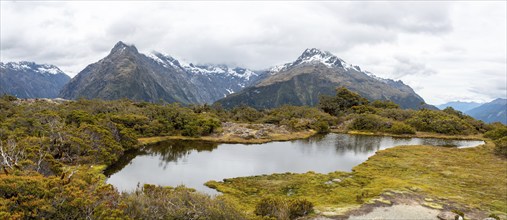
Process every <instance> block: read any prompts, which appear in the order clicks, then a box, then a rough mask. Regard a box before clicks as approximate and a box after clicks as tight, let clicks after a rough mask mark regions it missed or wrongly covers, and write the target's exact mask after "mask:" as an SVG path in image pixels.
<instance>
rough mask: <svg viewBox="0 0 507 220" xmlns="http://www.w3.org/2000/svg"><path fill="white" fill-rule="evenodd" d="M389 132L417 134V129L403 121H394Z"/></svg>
mask: <svg viewBox="0 0 507 220" xmlns="http://www.w3.org/2000/svg"><path fill="white" fill-rule="evenodd" d="M387 132H389V133H392V134H415V129H414V128H413V127H412V126H410V125H407V124H405V123H403V122H397V121H395V122H393V123H392V125H391V127H390V128H389V129H387Z"/></svg>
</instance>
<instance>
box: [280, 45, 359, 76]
mask: <svg viewBox="0 0 507 220" xmlns="http://www.w3.org/2000/svg"><path fill="white" fill-rule="evenodd" d="M318 63H320V64H324V65H325V66H327V67H328V68H344V69H347V70H349V69H353V70H355V71H359V72H360V71H361V69H360V68H359V67H358V66H353V65H351V64H348V63H346V62H345V61H343V60H342V59H340V58H338V57H337V56H335V55H334V54H332V53H331V52H329V51H322V50H319V49H317V48H309V49H306V50H305V51H304V52H303V53H302V54H301V56H299V57H298V58H297V59H296V61H294V62H292V63H286V64H283V65H279V66H275V67H273V68H271V69H270V72H272V73H276V72H280V71H283V70H287V69H289V68H292V67H294V66H299V65H308V64H318Z"/></svg>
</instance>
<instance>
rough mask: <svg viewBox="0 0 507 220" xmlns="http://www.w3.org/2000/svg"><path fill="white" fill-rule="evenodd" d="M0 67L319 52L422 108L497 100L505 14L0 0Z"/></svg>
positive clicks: (504, 67) (452, 8) (435, 7)
mask: <svg viewBox="0 0 507 220" xmlns="http://www.w3.org/2000/svg"><path fill="white" fill-rule="evenodd" d="M0 10H1V11H0V14H1V15H0V16H1V17H0V22H1V23H0V25H1V26H0V36H1V38H0V47H1V48H0V52H1V53H0V60H1V61H2V62H10V61H21V60H27V61H35V62H38V63H48V64H54V65H57V66H58V67H60V68H61V69H62V70H63V71H64V72H66V73H67V74H69V75H70V76H74V75H76V74H77V73H79V71H81V70H82V69H83V68H84V67H86V66H87V65H88V64H90V63H93V62H96V61H98V60H99V59H101V58H103V57H104V56H106V55H107V54H108V53H109V51H110V50H111V48H112V47H113V46H114V44H115V43H116V42H118V41H120V40H121V41H124V42H126V43H129V44H134V45H135V46H136V47H137V48H138V50H139V51H141V52H143V53H147V52H150V51H153V50H156V51H160V52H163V53H167V54H170V55H172V56H174V57H176V58H178V59H183V60H185V61H187V62H194V63H225V64H229V65H235V66H243V67H248V68H252V69H265V68H268V67H270V66H274V65H278V64H282V63H285V62H290V61H293V60H295V59H296V58H297V57H298V56H299V55H300V54H301V53H302V52H303V50H304V49H306V48H314V47H315V48H319V49H322V50H327V51H330V52H332V53H333V54H335V55H337V56H338V57H340V58H342V59H343V60H345V61H346V62H348V63H351V64H354V65H358V66H360V67H361V68H362V69H364V70H367V71H370V72H372V73H374V74H376V75H377V76H380V77H384V78H391V79H396V80H402V81H403V82H405V83H406V84H408V85H410V86H411V87H412V88H413V89H414V90H415V91H416V92H417V93H418V94H419V95H421V96H422V97H423V98H424V99H425V100H426V101H427V102H428V103H431V104H441V103H444V102H447V101H453V100H461V101H479V102H485V101H490V100H492V99H494V98H499V97H501V98H507V97H506V96H507V88H506V87H507V86H506V84H507V43H506V41H507V40H506V39H507V34H506V33H507V23H506V21H507V15H506V14H507V5H506V1H495V2H482V1H481V2H429V3H428V2H420V1H418V2H394V1H393V2H372V1H368V2H354V3H351V2H329V1H324V2H301V1H298V2H280V1H277V2H269V1H249V2H240V3H238V2H230V1H225V2H213V1H207V2H169V1H168V2H164V1H154V2H145V1H126V2H120V1H113V2H99V1H79V2H61V1H56V2H41V1H14V2H9V1H3V0H2V1H1V2H0Z"/></svg>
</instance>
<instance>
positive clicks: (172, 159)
mask: <svg viewBox="0 0 507 220" xmlns="http://www.w3.org/2000/svg"><path fill="white" fill-rule="evenodd" d="M481 144H484V142H483V141H474V140H445V139H435V138H394V137H385V136H366V135H348V134H334V133H331V134H327V135H318V136H314V137H311V138H308V139H303V140H294V141H286V142H271V143H265V144H217V143H210V142H203V141H166V142H161V143H158V144H155V145H152V146H149V147H145V148H144V149H143V150H140V151H136V152H130V153H127V154H126V155H125V156H124V158H123V159H122V160H120V162H118V163H117V164H115V165H114V166H112V167H110V168H109V169H108V170H107V171H106V175H108V176H110V177H109V179H108V180H107V182H108V183H110V184H112V185H114V186H115V187H117V188H118V189H119V190H120V191H126V190H133V189H135V188H136V186H137V184H138V183H140V184H141V185H142V184H144V183H150V184H158V185H166V186H177V185H181V184H184V185H185V186H187V187H191V188H195V189H197V190H199V191H202V192H207V193H210V194H214V193H216V191H215V190H213V189H209V188H207V187H206V186H204V185H203V184H204V183H205V182H207V181H209V180H217V181H221V180H222V179H224V178H232V177H240V176H253V175H260V174H271V173H285V172H293V173H305V172H308V171H315V172H318V173H329V172H333V171H337V170H338V171H351V169H352V168H353V167H354V166H356V165H359V164H360V163H362V162H364V161H366V159H368V157H370V156H372V155H373V154H375V152H376V151H378V150H382V149H386V148H390V147H394V146H399V145H434V146H442V147H460V148H461V147H463V148H464V147H474V146H477V145H481Z"/></svg>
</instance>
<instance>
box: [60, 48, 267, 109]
mask: <svg viewBox="0 0 507 220" xmlns="http://www.w3.org/2000/svg"><path fill="white" fill-rule="evenodd" d="M263 75H265V73H263V72H254V71H251V70H248V69H245V68H230V67H227V66H225V65H194V64H187V63H184V62H180V61H178V60H176V59H175V58H173V57H171V56H169V55H164V54H161V53H158V52H154V53H152V54H148V55H144V54H141V53H139V52H138V50H137V48H136V47H135V46H133V45H127V44H125V43H123V42H121V41H120V42H118V43H117V44H116V45H115V46H114V47H113V49H112V50H111V52H110V54H109V55H108V56H106V57H105V58H103V59H101V60H99V61H98V62H96V63H94V64H90V65H88V66H87V67H86V68H85V69H84V70H82V71H81V72H80V73H79V74H78V75H77V76H76V77H74V78H73V79H72V80H71V81H70V82H69V83H68V84H67V85H66V86H65V87H64V88H63V89H62V91H61V93H60V96H61V97H63V98H67V99H76V98H79V97H84V98H101V99H106V100H113V99H121V98H129V99H133V100H142V101H150V102H158V101H161V100H162V101H165V102H170V103H171V102H180V103H183V104H196V103H201V104H202V103H213V102H214V101H216V100H218V99H220V98H223V97H225V96H226V95H228V94H230V93H234V92H236V91H239V90H240V89H242V88H244V87H246V86H249V85H251V84H253V83H255V82H256V81H257V80H259V79H262V77H263Z"/></svg>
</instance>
